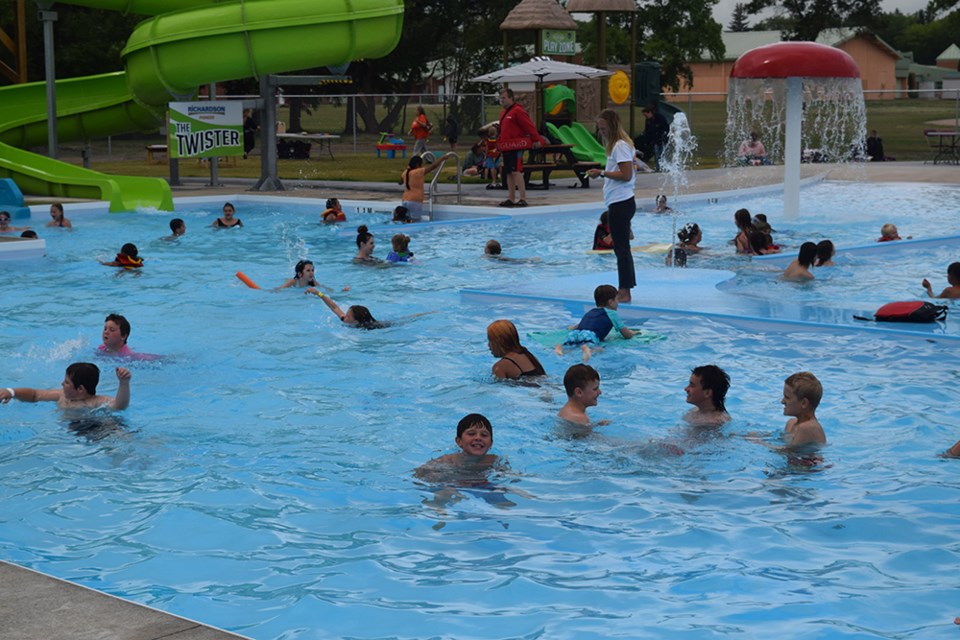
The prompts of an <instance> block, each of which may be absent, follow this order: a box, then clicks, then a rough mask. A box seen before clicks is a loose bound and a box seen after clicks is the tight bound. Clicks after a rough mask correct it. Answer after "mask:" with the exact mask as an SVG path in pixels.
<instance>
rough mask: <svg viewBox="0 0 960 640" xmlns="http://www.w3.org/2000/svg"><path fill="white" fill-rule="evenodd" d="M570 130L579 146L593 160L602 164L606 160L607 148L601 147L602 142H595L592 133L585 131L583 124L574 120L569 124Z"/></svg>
mask: <svg viewBox="0 0 960 640" xmlns="http://www.w3.org/2000/svg"><path fill="white" fill-rule="evenodd" d="M570 131H571V132H572V133H573V137H574V138H575V139H576V140H577V142H579V143H580V146H581V147H583V149H584V151H586V152H587V153H588V154H590V155H591V156H592V157H593V161H594V162H599V163H600V164H603V163H605V162H606V161H607V150H606V149H604V148H603V145H602V144H600V143H599V142H597V139H596V138H594V137H593V134H592V133H590V132H589V131H587V128H586V127H585V126H583V125H582V124H580V123H579V122H574V123H572V124H571V125H570Z"/></svg>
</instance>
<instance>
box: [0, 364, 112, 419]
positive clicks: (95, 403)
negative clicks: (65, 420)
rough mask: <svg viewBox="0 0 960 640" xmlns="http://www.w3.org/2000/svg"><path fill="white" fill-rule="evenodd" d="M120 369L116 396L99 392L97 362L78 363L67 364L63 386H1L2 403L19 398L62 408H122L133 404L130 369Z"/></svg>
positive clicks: (0, 399) (0, 401)
mask: <svg viewBox="0 0 960 640" xmlns="http://www.w3.org/2000/svg"><path fill="white" fill-rule="evenodd" d="M116 372H117V380H118V381H119V383H120V384H119V387H118V388H117V395H116V396H103V395H99V396H98V395H97V384H99V383H100V369H99V368H98V367H97V365H95V364H92V363H90V362H74V363H73V364H71V365H70V366H69V367H67V371H66V374H65V375H64V377H63V382H61V383H60V388H59V389H32V388H29V387H17V388H10V387H7V388H5V389H0V404H6V403H8V402H10V401H11V400H13V399H17V400H19V401H21V402H56V403H57V406H58V407H60V408H61V409H73V408H79V407H85V408H91V409H93V408H96V407H102V406H109V407H110V408H111V409H116V410H118V411H119V410H120V409H126V408H127V406H128V405H129V404H130V370H129V369H124V368H123V367H117V369H116Z"/></svg>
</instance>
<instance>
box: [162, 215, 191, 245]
mask: <svg viewBox="0 0 960 640" xmlns="http://www.w3.org/2000/svg"><path fill="white" fill-rule="evenodd" d="M186 232H187V225H186V223H185V222H184V221H183V220H182V219H181V218H174V219H173V220H171V221H170V235H169V236H167V237H166V238H164V240H176V239H177V238H179V237H180V236H182V235H183V234H185V233H186Z"/></svg>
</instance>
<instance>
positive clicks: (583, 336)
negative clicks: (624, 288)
mask: <svg viewBox="0 0 960 640" xmlns="http://www.w3.org/2000/svg"><path fill="white" fill-rule="evenodd" d="M617 293H618V292H617V289H616V287H614V286H613V285H610V284H602V285H600V286H599V287H597V288H596V289H594V290H593V301H594V302H595V303H596V304H597V306H596V307H595V308H593V309H590V311H587V313H586V314H584V316H583V318H581V320H580V323H579V324H577V325H576V326H574V327H571V328H570V329H571V331H570V333H569V334H567V337H566V339H565V340H564V341H563V344H558V345H557V346H556V347H554V348H553V350H554V352H556V354H557V355H558V356H562V355H563V347H565V346H577V345H579V346H580V349H581V351H583V361H584V362H587V361H589V360H590V356H591V355H593V352H592V351H591V350H590V347H591V345H592V346H598V345H600V343H601V342H603V339H604V338H606V337H607V335H608V334H609V333H610V331H611V330H613V329H616V330H617V331H619V332H620V335H622V336H623V337H624V338H632V337H633V336H634V335H636V332H635V331H633V330H632V329H630V328H629V327H626V326H624V324H623V320H621V319H620V314H619V313H617V306H618V305H619V302H618V301H617Z"/></svg>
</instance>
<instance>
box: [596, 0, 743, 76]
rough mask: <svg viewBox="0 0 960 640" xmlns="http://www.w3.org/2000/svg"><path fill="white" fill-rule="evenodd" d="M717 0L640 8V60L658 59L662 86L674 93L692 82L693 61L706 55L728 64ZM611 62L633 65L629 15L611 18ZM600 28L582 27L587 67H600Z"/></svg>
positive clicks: (661, 1)
mask: <svg viewBox="0 0 960 640" xmlns="http://www.w3.org/2000/svg"><path fill="white" fill-rule="evenodd" d="M716 2H717V0H706V2H704V1H703V0H672V1H670V0H652V1H649V2H643V3H641V4H638V5H637V13H636V19H637V59H638V60H657V61H659V62H660V73H661V77H662V81H663V86H665V87H669V88H670V89H671V90H673V91H678V90H679V89H680V84H681V82H686V84H687V85H690V84H692V83H693V73H692V72H691V70H690V64H689V63H690V61H695V60H701V59H703V57H704V54H705V53H706V54H707V55H709V56H710V57H711V58H712V59H713V60H716V61H719V60H722V59H723V55H724V53H725V52H724V48H723V38H722V37H721V32H722V27H721V26H720V24H719V23H718V22H716V21H715V20H714V19H713V15H712V13H711V10H712V8H713V5H714V4H716ZM606 19H607V20H608V24H609V25H610V26H613V27H614V28H612V29H611V28H608V29H607V47H606V53H607V60H606V62H607V63H615V64H628V63H629V62H630V38H629V34H630V15H629V14H623V13H612V14H609V15H607V17H606ZM595 33H596V26H595V24H594V23H593V21H591V22H590V23H585V24H583V25H581V26H580V29H579V30H578V32H577V40H578V41H579V42H580V43H581V45H582V46H583V58H584V62H585V63H586V64H597V49H596V42H595V40H596V35H595Z"/></svg>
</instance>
